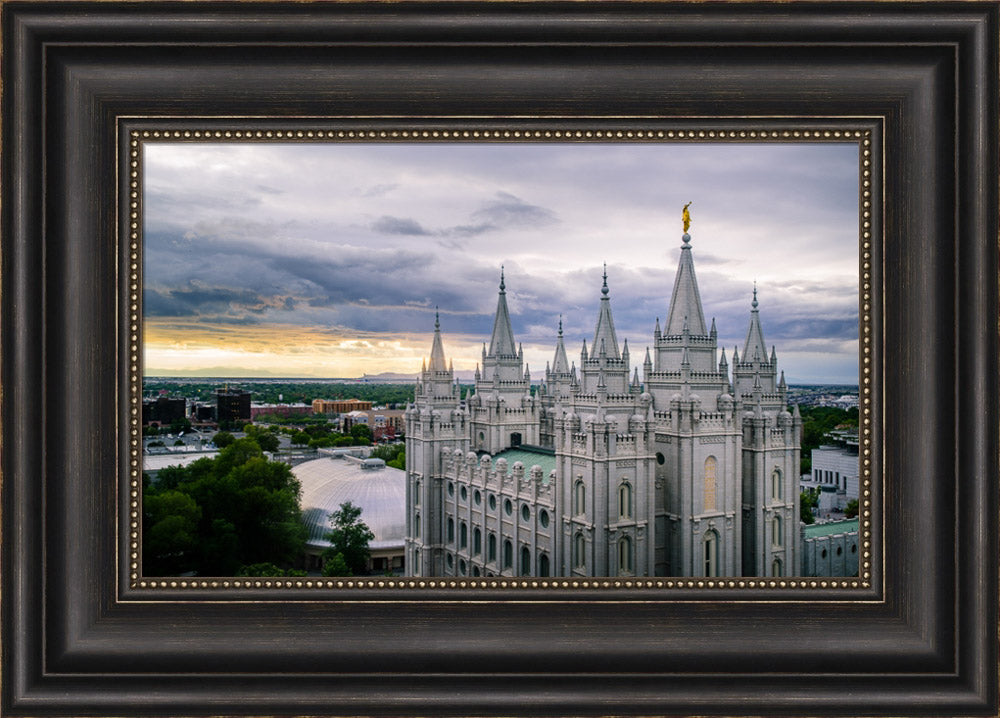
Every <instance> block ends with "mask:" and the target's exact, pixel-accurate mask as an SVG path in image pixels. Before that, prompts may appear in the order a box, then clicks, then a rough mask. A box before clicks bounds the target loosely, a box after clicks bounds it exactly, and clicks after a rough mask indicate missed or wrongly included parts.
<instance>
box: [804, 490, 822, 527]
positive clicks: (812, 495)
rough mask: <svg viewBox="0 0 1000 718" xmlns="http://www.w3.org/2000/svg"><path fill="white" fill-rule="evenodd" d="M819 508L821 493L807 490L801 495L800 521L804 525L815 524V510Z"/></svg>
mask: <svg viewBox="0 0 1000 718" xmlns="http://www.w3.org/2000/svg"><path fill="white" fill-rule="evenodd" d="M818 506H819V491H818V490H813V489H806V490H805V491H803V492H802V493H801V494H800V495H799V519H800V520H801V521H802V523H804V524H811V523H815V521H816V517H815V516H813V509H815V508H817V507H818Z"/></svg>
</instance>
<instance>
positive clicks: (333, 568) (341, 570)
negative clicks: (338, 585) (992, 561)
mask: <svg viewBox="0 0 1000 718" xmlns="http://www.w3.org/2000/svg"><path fill="white" fill-rule="evenodd" d="M323 559H324V563H323V575H324V576H353V575H354V574H353V573H351V569H350V567H349V566H348V565H347V561H345V560H344V554H342V553H340V552H339V551H338V552H337V553H335V554H334V555H333V557H332V558H327V557H326V554H325V553H324V554H323Z"/></svg>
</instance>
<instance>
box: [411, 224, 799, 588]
mask: <svg viewBox="0 0 1000 718" xmlns="http://www.w3.org/2000/svg"><path fill="white" fill-rule="evenodd" d="M685 229H686V227H685ZM682 240H683V244H682V246H681V256H680V261H679V264H678V267H677V272H676V276H675V279H674V285H673V293H672V296H671V300H670V305H669V308H668V311H667V314H666V323H665V325H663V326H662V327H661V325H660V322H659V320H658V319H657V321H656V328H655V330H654V332H653V335H652V337H651V342H650V346H649V347H647V348H646V352H645V356H644V358H643V359H642V362H641V363H642V379H641V380H640V375H639V367H638V366H637V365H633V363H632V358H631V355H630V350H629V346H628V343H627V342H625V343H624V344H623V345H620V344H619V342H618V338H617V335H616V333H615V327H614V320H613V315H612V310H611V299H610V289H609V287H608V282H607V273H606V272H605V276H604V283H603V286H602V287H601V288H600V295H599V297H598V300H597V305H598V306H597V319H596V322H595V329H594V335H593V339H592V341H591V344H590V345H589V346H588V344H587V341H586V340H584V341H583V344H582V348H581V351H580V357H579V366H577V364H576V362H575V361H574V362H573V363H572V364H571V363H570V362H569V361H568V360H567V359H568V357H567V352H566V348H565V345H564V337H563V331H562V322H561V321H560V324H559V330H558V332H557V334H556V337H555V347H554V355H553V361H552V362H551V363H550V364H549V366H547V367H546V370H545V374H544V378H543V381H542V383H541V384H540V385H539V387H538V391H537V392H534V393H533V392H532V391H531V377H530V374H529V370H528V368H527V367H526V366H524V362H523V355H522V351H521V349H520V347H519V346H518V345H517V343H516V342H515V339H514V332H513V328H512V325H511V320H510V316H509V311H508V307H507V299H506V292H505V289H506V288H505V281H504V276H503V272H502V271H501V275H500V287H499V296H498V300H497V309H496V314H495V317H494V322H493V332H492V335H491V337H490V341H489V347H488V348H487V346H486V345H485V344H484V345H483V351H482V357H481V361H480V365H479V366H477V368H476V372H475V386H474V388H473V390H472V393H471V394H470V395H469V396H467V397H465V398H463V397H461V396H460V395H459V387H458V383H457V382H456V381H455V378H454V371H453V368H452V366H451V364H450V363H449V362H448V361H447V360H446V357H445V352H444V345H443V340H442V335H441V328H440V321H439V319H438V318H435V326H434V339H433V343H432V346H431V355H430V362H429V364H428V363H427V362H425V364H424V367H423V369H422V371H421V374H420V378H419V381H418V384H417V387H416V392H415V399H414V402H413V403H412V404H411V405H409V407H408V408H407V410H406V468H407V482H408V493H407V534H406V535H407V545H406V551H407V553H406V563H407V566H408V567H409V571H410V572H411V573H412V575H421V576H482V575H485V576H490V575H504V576H513V575H534V576H614V575H624V576H629V575H637V576H652V575H658V576H664V575H666V576H740V575H745V576H789V575H796V574H797V573H798V572H799V570H800V564H801V559H800V556H799V551H798V539H799V532H798V522H799V482H798V473H799V453H800V449H799V437H800V433H801V425H802V421H801V418H800V417H799V415H798V408H797V407H796V408H795V409H794V411H793V412H789V410H788V406H787V386H786V384H785V380H784V374H783V373H779V371H778V361H777V356H776V352H775V349H774V347H772V348H771V350H770V352H768V351H767V348H766V344H765V343H764V334H763V329H762V325H761V320H760V312H759V309H758V300H757V289H756V286H755V287H754V290H753V297H752V301H751V304H750V316H749V321H748V327H747V335H746V341H745V342H744V345H743V347H742V356H740V354H739V349H738V348H737V349H736V350H734V352H733V354H732V365H731V366H730V363H729V360H728V359H727V357H726V355H725V352H721V353H720V351H719V348H718V346H717V331H716V327H715V321H714V319H713V320H712V322H711V325H710V326H709V325H707V324H706V322H705V315H704V311H703V308H702V303H701V295H700V293H699V291H698V283H697V280H696V277H695V269H694V260H693V257H692V249H691V245H690V242H691V237H690V235H689V234H687V233H685V234H684V236H683V237H682Z"/></svg>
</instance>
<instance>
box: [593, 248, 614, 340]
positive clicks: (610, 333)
mask: <svg viewBox="0 0 1000 718" xmlns="http://www.w3.org/2000/svg"><path fill="white" fill-rule="evenodd" d="M593 346H594V348H595V349H597V350H599V351H602V352H604V353H605V354H606V355H607V356H608V357H609V358H611V359H618V358H620V356H621V355H620V354H619V353H618V338H617V337H616V336H615V323H614V320H613V319H612V318H611V300H610V299H609V298H608V267H607V265H604V284H603V286H602V287H601V308H600V311H599V312H598V314H597V328H596V329H595V330H594V344H593Z"/></svg>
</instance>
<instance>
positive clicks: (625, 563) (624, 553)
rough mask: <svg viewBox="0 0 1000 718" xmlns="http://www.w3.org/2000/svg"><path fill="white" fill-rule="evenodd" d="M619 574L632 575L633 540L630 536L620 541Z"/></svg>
mask: <svg viewBox="0 0 1000 718" xmlns="http://www.w3.org/2000/svg"><path fill="white" fill-rule="evenodd" d="M618 573H619V574H620V575H623V576H627V575H630V574H631V573H632V539H630V538H629V537H628V536H622V537H621V539H620V540H619V541H618Z"/></svg>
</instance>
